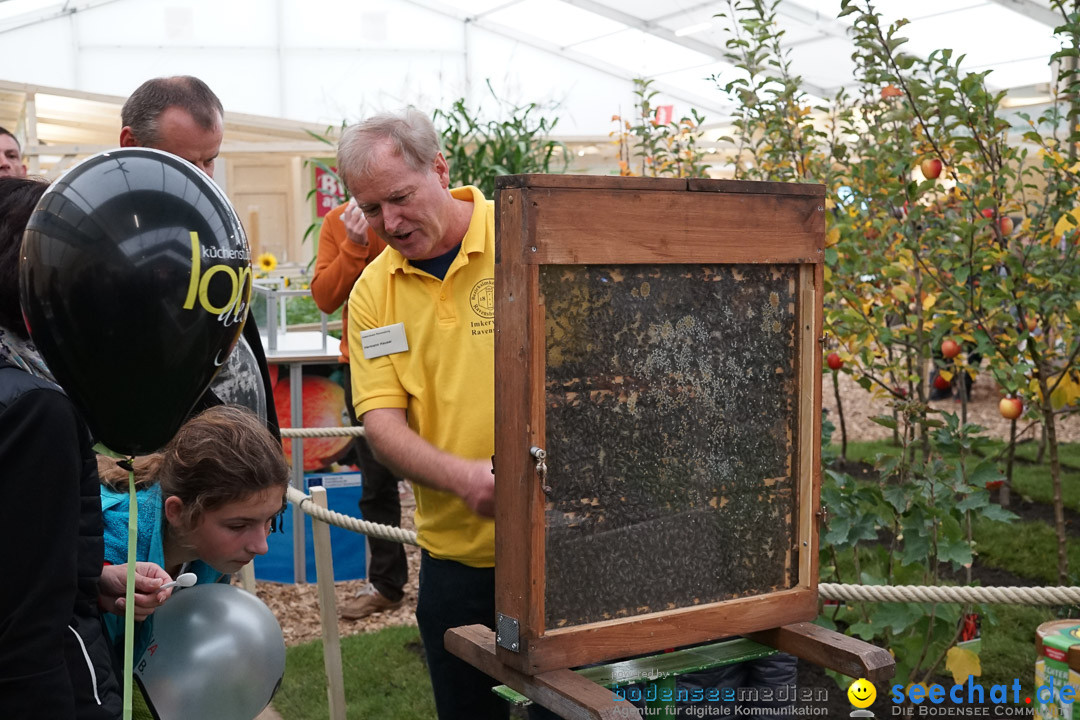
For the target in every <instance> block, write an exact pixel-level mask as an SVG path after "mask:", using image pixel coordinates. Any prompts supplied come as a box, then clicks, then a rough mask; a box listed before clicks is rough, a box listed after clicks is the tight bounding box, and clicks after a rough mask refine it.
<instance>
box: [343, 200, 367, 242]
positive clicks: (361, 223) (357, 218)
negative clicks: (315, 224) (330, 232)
mask: <svg viewBox="0 0 1080 720" xmlns="http://www.w3.org/2000/svg"><path fill="white" fill-rule="evenodd" d="M341 221H342V222H343V223H345V237H347V238H348V239H349V242H353V243H356V244H357V245H359V246H360V247H367V246H368V239H367V231H368V221H367V218H366V217H364V211H363V210H361V209H360V208H359V207H357V205H356V198H352V199H351V200H349V204H348V206H346V208H345V210H343V211H342V213H341Z"/></svg>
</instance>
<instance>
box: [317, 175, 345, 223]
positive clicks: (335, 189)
mask: <svg viewBox="0 0 1080 720" xmlns="http://www.w3.org/2000/svg"><path fill="white" fill-rule="evenodd" d="M334 170H335V171H336V170H337V168H334ZM343 202H345V188H343V187H341V183H340V182H339V181H338V179H337V177H336V176H334V175H332V174H331V173H328V172H326V171H325V170H323V169H322V168H321V167H319V166H318V165H316V166H315V217H317V218H324V217H326V214H327V213H329V212H330V211H331V210H333V209H334V208H336V207H337V206H338V205H340V204H341V203H343Z"/></svg>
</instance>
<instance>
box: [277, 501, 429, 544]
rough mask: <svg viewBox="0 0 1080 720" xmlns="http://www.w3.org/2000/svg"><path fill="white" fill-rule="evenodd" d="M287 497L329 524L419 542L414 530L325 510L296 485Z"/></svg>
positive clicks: (384, 536)
mask: <svg viewBox="0 0 1080 720" xmlns="http://www.w3.org/2000/svg"><path fill="white" fill-rule="evenodd" d="M287 497H288V499H289V502H291V503H292V504H293V505H296V506H298V507H299V508H300V509H301V510H302V511H304V512H305V513H307V514H308V515H310V516H311V517H313V518H315V519H316V520H322V521H323V522H324V523H327V524H329V525H335V526H337V527H340V528H345V529H346V530H352V531H353V532H358V533H361V534H363V535H367V536H369V537H373V538H379V539H380V540H392V541H394V542H399V543H402V544H404V545H416V544H417V543H416V533H415V532H413V531H412V530H402V529H401V528H398V527H393V526H391V525H380V524H379V523H373V522H368V521H367V520H361V519H360V518H354V517H350V516H349V515H343V514H341V513H339V512H334V511H333V510H324V509H323V508H321V507H319V506H318V505H316V504H315V502H314V501H313V500H312V499H311V498H310V497H308V496H307V495H305V494H304V493H302V492H300V491H299V490H297V489H296V488H294V487H290V488H289V489H288V492H287Z"/></svg>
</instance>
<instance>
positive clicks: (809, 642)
mask: <svg viewBox="0 0 1080 720" xmlns="http://www.w3.org/2000/svg"><path fill="white" fill-rule="evenodd" d="M748 637H750V639H752V640H755V641H757V642H759V643H763V644H765V645H769V646H770V647H774V648H776V649H777V650H781V651H783V652H786V653H790V654H792V655H794V656H795V657H797V658H801V659H803V660H807V661H809V662H812V663H814V664H815V665H820V666H821V667H824V668H828V669H830V670H835V671H836V672H838V673H842V674H844V675H847V676H848V677H852V678H866V679H867V680H869V681H870V682H872V683H874V684H875V685H877V686H879V687H880V686H881V684H882V683H884V682H886V681H887V680H888V679H889V678H891V677H892V676H893V675H895V674H896V661H895V660H894V659H893V656H892V655H891V654H890V653H889V651H888V650H885V649H883V648H879V647H876V646H874V645H871V644H870V643H867V642H863V641H862V640H859V639H858V638H853V637H847V636H846V635H841V634H840V633H838V632H836V631H835V630H829V629H828V628H823V627H821V626H820V625H814V624H813V623H808V622H804V623H796V624H794V625H785V626H783V627H777V628H772V629H770V630H761V631H759V632H753V633H749V634H748Z"/></svg>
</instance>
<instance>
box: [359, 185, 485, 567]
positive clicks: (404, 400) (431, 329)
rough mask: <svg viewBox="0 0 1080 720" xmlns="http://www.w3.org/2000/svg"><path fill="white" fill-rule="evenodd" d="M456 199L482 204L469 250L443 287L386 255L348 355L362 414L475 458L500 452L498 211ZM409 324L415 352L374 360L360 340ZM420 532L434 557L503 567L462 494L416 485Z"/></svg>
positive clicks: (368, 287) (375, 266)
mask: <svg viewBox="0 0 1080 720" xmlns="http://www.w3.org/2000/svg"><path fill="white" fill-rule="evenodd" d="M450 192H451V194H452V195H453V196H454V197H455V198H458V199H461V200H471V201H472V203H473V213H472V220H471V221H470V223H469V230H468V232H467V233H466V234H465V237H464V239H463V240H462V242H461V249H460V250H459V251H458V255H457V257H456V258H454V261H453V263H451V265H450V268H449V270H447V272H446V278H445V279H444V280H441V281H440V280H439V279H438V278H435V277H433V276H431V275H429V274H428V273H426V272H424V271H423V270H420V269H418V268H415V267H413V265H412V263H410V262H409V261H408V260H407V259H405V258H404V257H403V256H402V255H401V253H399V252H397V251H396V250H394V249H393V248H389V247H388V248H387V249H386V250H385V251H384V252H383V253H382V254H380V255H379V257H377V258H376V259H375V260H373V261H372V262H371V263H370V264H369V265H368V266H367V269H366V270H365V271H364V274H363V275H361V276H360V279H359V280H357V282H356V285H355V286H354V287H353V289H352V293H351V294H350V295H349V330H348V332H349V347H350V348H352V349H353V351H352V352H351V353H349V360H350V363H351V364H352V383H353V402H354V404H355V406H356V416H357V417H361V416H363V414H364V413H366V412H367V411H368V410H376V409H379V408H404V409H405V410H406V411H407V416H408V421H409V427H411V428H412V429H413V430H415V431H416V432H417V433H418V434H419V435H420V437H422V438H424V439H425V440H427V441H428V442H429V443H431V444H432V445H434V446H435V447H437V448H439V449H441V450H445V451H446V452H450V453H453V454H454V455H458V456H460V457H464V458H469V459H490V458H491V456H492V454H493V453H494V452H495V433H494V430H495V321H494V317H495V304H494V303H495V205H494V203H493V202H492V201H490V200H485V199H484V196H483V194H482V193H481V192H480V191H479V190H478V189H476V188H475V187H472V186H471V185H470V186H466V187H462V188H454V189H453V190H451V191H450ZM399 322H400V323H404V325H405V339H406V340H407V341H408V344H409V349H408V351H406V352H401V353H395V354H393V355H384V356H383V357H378V358H373V359H370V360H369V359H367V358H365V357H364V355H363V353H362V352H361V350H360V348H361V347H362V345H361V343H360V333H361V332H362V331H364V330H370V329H372V328H377V327H385V326H387V325H393V324H395V323H399ZM413 491H414V493H415V495H416V533H417V537H418V541H419V543H420V547H422V548H424V549H425V550H427V551H428V552H429V553H431V555H433V556H434V557H437V558H442V559H446V560H456V561H457V562H460V563H464V564H466V565H471V566H473V567H492V566H494V565H495V521H494V520H492V519H491V518H482V517H480V516H478V515H476V514H475V513H473V512H472V511H471V510H470V509H469V508H468V506H467V505H465V503H464V501H462V499H461V498H459V497H458V496H457V495H454V494H453V493H447V492H441V491H439V490H433V489H431V488H428V487H424V486H422V485H420V484H419V483H416V484H414V485H413Z"/></svg>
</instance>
